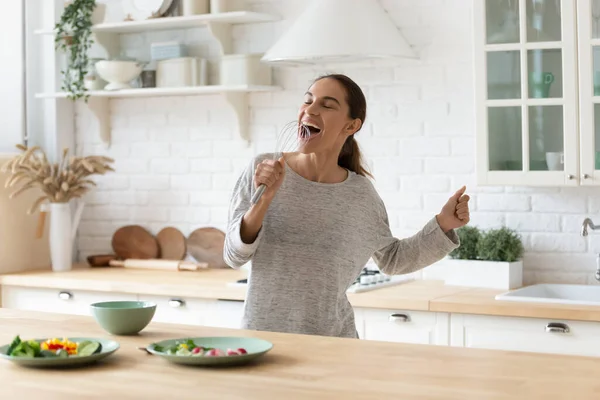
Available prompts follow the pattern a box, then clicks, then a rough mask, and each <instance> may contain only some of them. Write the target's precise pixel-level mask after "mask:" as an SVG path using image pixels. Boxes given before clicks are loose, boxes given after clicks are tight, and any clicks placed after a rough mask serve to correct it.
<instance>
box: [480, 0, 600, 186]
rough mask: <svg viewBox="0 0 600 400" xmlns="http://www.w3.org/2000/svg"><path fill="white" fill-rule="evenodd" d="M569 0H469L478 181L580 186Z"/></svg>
mask: <svg viewBox="0 0 600 400" xmlns="http://www.w3.org/2000/svg"><path fill="white" fill-rule="evenodd" d="M576 1H580V0H474V5H475V6H474V23H475V31H474V36H475V42H474V51H475V53H474V54H475V92H476V107H477V123H476V127H477V128H476V129H477V175H478V182H479V184H481V185H529V186H576V185H579V184H580V176H579V169H580V166H579V164H580V159H579V158H580V156H579V153H580V149H579V139H578V130H579V127H578V101H579V100H578V95H579V93H578V88H577V87H578V71H577V66H578V62H577V57H578V51H577V36H578V32H577V24H576V22H577V4H576ZM598 1H599V3H600V0H598ZM580 6H581V5H580ZM599 50H600V48H599ZM598 55H599V56H600V52H599V53H598ZM598 66H599V67H600V59H599V64H598ZM599 83H600V74H599ZM599 89H600V87H599ZM590 101H591V98H590ZM590 104H591V103H590ZM598 112H599V114H598V115H599V116H600V109H599V111H598ZM599 144H600V142H599ZM599 172H600V171H599Z"/></svg>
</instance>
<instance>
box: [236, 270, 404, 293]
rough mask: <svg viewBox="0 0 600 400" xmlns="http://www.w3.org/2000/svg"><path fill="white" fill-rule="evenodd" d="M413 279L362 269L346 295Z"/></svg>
mask: <svg viewBox="0 0 600 400" xmlns="http://www.w3.org/2000/svg"><path fill="white" fill-rule="evenodd" d="M414 279H415V278H414V277H412V276H410V275H394V276H389V275H386V274H384V273H382V272H381V271H379V270H376V269H371V268H367V267H365V268H363V270H362V271H361V273H360V275H359V276H358V277H357V278H356V280H355V281H354V283H353V284H352V285H351V286H350V287H349V288H348V290H346V293H362V292H370V291H372V290H377V289H381V288H384V287H389V286H395V285H400V284H402V283H406V282H410V281H414ZM246 285H248V279H240V280H238V281H236V282H233V283H229V284H228V286H242V287H243V286H246Z"/></svg>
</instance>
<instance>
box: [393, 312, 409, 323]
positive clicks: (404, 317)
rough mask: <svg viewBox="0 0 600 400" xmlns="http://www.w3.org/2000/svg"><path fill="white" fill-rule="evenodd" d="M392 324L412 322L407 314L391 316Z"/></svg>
mask: <svg viewBox="0 0 600 400" xmlns="http://www.w3.org/2000/svg"><path fill="white" fill-rule="evenodd" d="M389 319H390V322H408V321H410V317H409V316H408V315H406V314H391V315H390V318H389Z"/></svg>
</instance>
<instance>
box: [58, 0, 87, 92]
mask: <svg viewBox="0 0 600 400" xmlns="http://www.w3.org/2000/svg"><path fill="white" fill-rule="evenodd" d="M95 9H96V0H72V1H71V2H69V3H66V4H65V9H64V11H63V13H62V14H61V17H60V21H59V22H58V23H56V26H55V28H56V37H55V40H54V44H55V47H56V49H60V50H63V51H64V52H65V53H66V54H67V68H66V69H65V70H64V71H61V73H62V76H63V82H62V88H61V89H62V90H63V91H65V92H67V93H68V97H69V98H70V99H72V100H77V99H79V98H82V97H84V99H85V100H86V101H87V98H88V96H87V94H86V88H85V85H84V78H85V76H86V74H87V69H88V66H89V59H88V50H89V49H90V47H91V45H92V43H94V40H93V38H92V24H93V23H92V15H93V13H94V10H95Z"/></svg>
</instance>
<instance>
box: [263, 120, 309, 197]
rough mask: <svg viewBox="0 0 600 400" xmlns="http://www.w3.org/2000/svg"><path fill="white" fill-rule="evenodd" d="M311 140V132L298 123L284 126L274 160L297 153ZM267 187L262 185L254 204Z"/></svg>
mask: <svg viewBox="0 0 600 400" xmlns="http://www.w3.org/2000/svg"><path fill="white" fill-rule="evenodd" d="M309 139H310V130H309V129H308V128H307V127H306V126H305V125H303V124H300V123H298V121H291V122H289V123H287V124H285V125H284V127H283V129H282V130H281V131H280V132H279V134H278V135H277V139H276V145H275V147H276V150H275V153H274V157H273V159H274V160H277V157H278V154H280V153H281V154H282V153H288V152H293V151H297V150H298V149H300V147H302V145H304V144H306V142H308V140H309ZM266 188H267V187H266V186H265V185H264V184H261V185H260V186H259V187H258V189H257V190H256V192H255V193H254V196H252V200H251V202H252V204H256V203H257V202H258V201H259V200H260V198H261V197H262V195H263V193H264V191H265V189H266Z"/></svg>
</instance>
